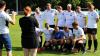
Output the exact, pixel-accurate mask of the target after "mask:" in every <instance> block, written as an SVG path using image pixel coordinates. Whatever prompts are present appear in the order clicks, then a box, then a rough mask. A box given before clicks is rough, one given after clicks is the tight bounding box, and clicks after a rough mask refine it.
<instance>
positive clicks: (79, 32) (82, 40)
mask: <svg viewBox="0 0 100 56" xmlns="http://www.w3.org/2000/svg"><path fill="white" fill-rule="evenodd" d="M72 25H73V28H74V29H73V37H74V39H73V40H74V48H73V50H72V52H78V51H79V50H82V52H83V53H85V46H84V45H85V44H86V37H85V34H84V31H83V29H82V28H80V27H79V26H78V23H77V22H73V23H72Z"/></svg>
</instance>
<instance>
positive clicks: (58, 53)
mask: <svg viewBox="0 0 100 56" xmlns="http://www.w3.org/2000/svg"><path fill="white" fill-rule="evenodd" d="M38 54H57V55H61V54H62V55H70V54H73V53H72V52H61V51H53V50H52V51H42V52H38Z"/></svg>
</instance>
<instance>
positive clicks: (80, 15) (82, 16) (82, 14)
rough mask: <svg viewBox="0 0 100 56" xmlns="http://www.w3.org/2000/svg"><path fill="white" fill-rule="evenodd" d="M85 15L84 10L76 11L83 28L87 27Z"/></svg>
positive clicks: (77, 18)
mask: <svg viewBox="0 0 100 56" xmlns="http://www.w3.org/2000/svg"><path fill="white" fill-rule="evenodd" d="M85 17H86V16H85V14H84V13H83V12H82V11H81V12H80V13H78V12H76V20H77V22H78V24H79V26H80V27H81V28H84V27H85Z"/></svg>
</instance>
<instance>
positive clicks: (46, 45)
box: [43, 23, 54, 50]
mask: <svg viewBox="0 0 100 56" xmlns="http://www.w3.org/2000/svg"><path fill="white" fill-rule="evenodd" d="M53 30H54V29H53V28H50V27H49V25H48V23H45V29H44V30H43V33H44V35H45V43H44V49H45V50H47V49H50V50H51V49H52V44H51V43H52V40H51V35H52V32H53Z"/></svg>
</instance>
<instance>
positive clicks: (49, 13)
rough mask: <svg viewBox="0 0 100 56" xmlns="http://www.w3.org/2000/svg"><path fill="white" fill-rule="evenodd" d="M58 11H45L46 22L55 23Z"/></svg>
mask: <svg viewBox="0 0 100 56" xmlns="http://www.w3.org/2000/svg"><path fill="white" fill-rule="evenodd" d="M56 12H57V11H56V10H55V9H51V10H45V11H44V18H45V19H46V23H48V24H49V25H54V24H55V22H54V18H55V15H56Z"/></svg>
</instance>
